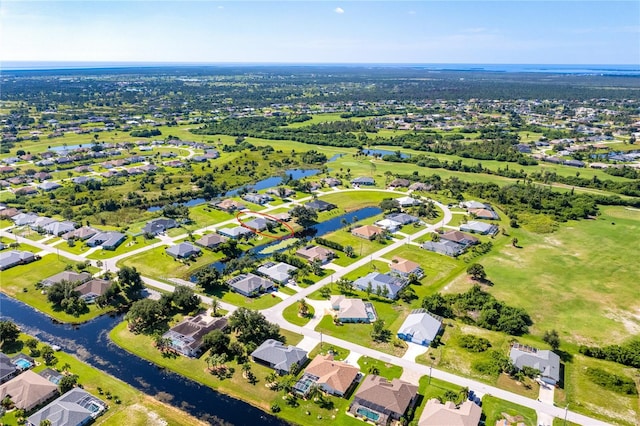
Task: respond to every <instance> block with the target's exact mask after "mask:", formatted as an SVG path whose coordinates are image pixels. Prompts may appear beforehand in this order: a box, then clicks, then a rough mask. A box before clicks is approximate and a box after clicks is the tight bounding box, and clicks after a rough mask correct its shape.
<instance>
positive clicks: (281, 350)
mask: <svg viewBox="0 0 640 426" xmlns="http://www.w3.org/2000/svg"><path fill="white" fill-rule="evenodd" d="M251 359H253V361H254V362H257V363H259V364H263V365H266V366H267V367H270V368H273V369H274V370H275V371H276V372H277V373H278V374H280V375H284V374H287V373H289V372H290V371H291V367H293V366H294V365H297V366H298V367H302V366H303V365H304V363H305V362H307V351H305V350H303V349H300V348H297V347H295V346H291V345H288V346H285V345H283V344H282V342H279V341H277V340H274V339H267V340H265V341H264V342H262V344H261V345H260V346H258V347H257V348H256V350H254V351H253V352H251ZM298 371H299V370H298Z"/></svg>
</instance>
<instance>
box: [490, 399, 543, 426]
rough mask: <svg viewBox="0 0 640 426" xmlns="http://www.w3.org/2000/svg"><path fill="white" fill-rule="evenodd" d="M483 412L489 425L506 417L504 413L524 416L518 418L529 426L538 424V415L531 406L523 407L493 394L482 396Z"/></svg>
mask: <svg viewBox="0 0 640 426" xmlns="http://www.w3.org/2000/svg"><path fill="white" fill-rule="evenodd" d="M482 413H483V414H484V415H485V416H486V419H485V424H487V425H495V424H496V421H498V420H500V419H502V418H504V417H503V416H502V413H506V414H508V415H510V416H514V417H515V416H520V417H522V419H518V420H517V421H520V422H522V423H524V424H525V425H527V426H536V425H537V424H538V422H537V420H538V415H537V414H536V412H535V411H533V410H532V409H531V408H527V407H523V406H521V405H518V404H514V403H512V402H509V401H505V400H503V399H499V398H496V397H494V396H491V395H485V396H484V397H483V398H482Z"/></svg>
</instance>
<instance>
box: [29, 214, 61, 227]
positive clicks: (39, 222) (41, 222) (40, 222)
mask: <svg viewBox="0 0 640 426" xmlns="http://www.w3.org/2000/svg"><path fill="white" fill-rule="evenodd" d="M53 222H55V220H53V219H51V218H50V217H45V216H39V217H38V218H37V219H36V220H34V221H33V223H31V224H29V228H31V229H33V230H34V231H44V229H43V228H44V227H45V226H47V225H49V224H51V223H53Z"/></svg>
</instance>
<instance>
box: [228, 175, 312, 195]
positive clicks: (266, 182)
mask: <svg viewBox="0 0 640 426" xmlns="http://www.w3.org/2000/svg"><path fill="white" fill-rule="evenodd" d="M318 173H320V170H318V169H289V170H285V172H284V174H285V175H287V176H289V177H290V178H291V179H302V178H305V177H309V176H314V175H317V174H318ZM282 181H283V178H282V176H271V177H269V178H266V179H263V180H261V181H258V182H256V183H255V184H252V185H245V186H241V187H239V188H235V189H232V190H230V191H227V192H226V193H225V194H224V197H235V196H236V195H238V194H239V193H240V192H241V191H242V190H245V189H246V190H251V191H260V190H263V189H269V188H272V187H274V186H278V185H280V184H281V183H282Z"/></svg>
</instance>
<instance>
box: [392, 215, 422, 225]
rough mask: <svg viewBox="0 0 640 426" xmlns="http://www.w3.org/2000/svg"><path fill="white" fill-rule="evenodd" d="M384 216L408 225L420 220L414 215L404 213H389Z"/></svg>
mask: <svg viewBox="0 0 640 426" xmlns="http://www.w3.org/2000/svg"><path fill="white" fill-rule="evenodd" d="M384 218H385V219H388V220H392V221H394V222H398V223H400V224H402V225H409V224H410V223H415V222H419V221H420V219H419V218H417V217H415V216H411V215H410V214H406V213H391V214H388V215H386V216H385V217H384Z"/></svg>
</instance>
